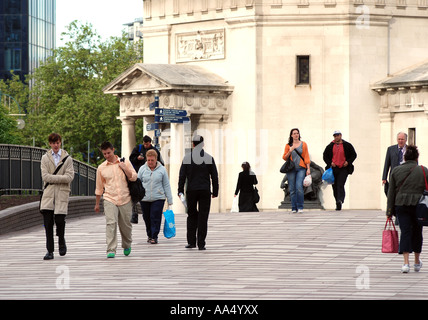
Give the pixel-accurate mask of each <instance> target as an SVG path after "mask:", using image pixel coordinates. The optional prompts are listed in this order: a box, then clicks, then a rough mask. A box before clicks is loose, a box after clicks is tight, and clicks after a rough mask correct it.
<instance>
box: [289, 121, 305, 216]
mask: <svg viewBox="0 0 428 320" xmlns="http://www.w3.org/2000/svg"><path fill="white" fill-rule="evenodd" d="M296 151H298V152H299V153H300V156H299V154H298V153H297V152H296ZM289 157H291V160H292V161H294V167H295V169H293V170H292V171H290V172H288V173H287V178H288V189H289V191H290V199H291V210H292V212H293V213H296V212H299V213H302V212H303V200H304V191H303V180H304V179H305V177H306V176H307V175H310V174H311V169H310V164H311V160H310V158H309V151H308V145H307V144H306V142H304V141H300V131H299V129H297V128H294V129H291V131H290V137H289V139H288V143H287V144H286V145H285V150H284V155H283V156H282V158H283V159H284V160H287V159H288V158H289Z"/></svg>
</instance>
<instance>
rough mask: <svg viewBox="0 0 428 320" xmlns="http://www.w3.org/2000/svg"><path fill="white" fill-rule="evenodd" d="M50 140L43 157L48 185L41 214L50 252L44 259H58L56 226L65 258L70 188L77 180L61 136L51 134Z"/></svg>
mask: <svg viewBox="0 0 428 320" xmlns="http://www.w3.org/2000/svg"><path fill="white" fill-rule="evenodd" d="M48 141H49V146H50V147H51V149H50V150H48V151H47V152H46V153H45V154H44V155H43V157H42V160H41V164H40V168H41V173H42V180H43V183H44V190H43V196H42V198H41V201H40V212H41V213H42V215H43V222H44V226H45V233H46V249H47V253H46V255H45V256H44V258H43V259H44V260H51V259H53V258H54V254H53V253H54V231H53V227H54V224H55V225H56V235H57V236H58V247H59V255H60V256H64V255H65V254H66V253H67V245H66V242H65V217H66V215H67V212H68V200H69V196H70V190H71V188H70V185H71V182H72V181H73V179H74V168H73V159H72V158H71V157H70V156H69V154H68V153H67V151H65V150H64V149H61V142H62V138H61V136H60V135H59V134H57V133H51V134H50V135H49V137H48Z"/></svg>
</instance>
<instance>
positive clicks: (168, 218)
mask: <svg viewBox="0 0 428 320" xmlns="http://www.w3.org/2000/svg"><path fill="white" fill-rule="evenodd" d="M163 215H164V217H165V222H164V225H163V235H164V236H165V238H167V239H171V238H173V237H175V218H174V212H173V211H172V210H166V211H165V212H164V213H163Z"/></svg>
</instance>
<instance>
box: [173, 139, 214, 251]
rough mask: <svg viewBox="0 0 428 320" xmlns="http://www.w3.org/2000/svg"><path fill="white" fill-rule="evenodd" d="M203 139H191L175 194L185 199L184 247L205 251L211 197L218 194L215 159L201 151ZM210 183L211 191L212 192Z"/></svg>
mask: <svg viewBox="0 0 428 320" xmlns="http://www.w3.org/2000/svg"><path fill="white" fill-rule="evenodd" d="M203 141H204V138H203V137H201V136H195V137H194V138H193V150H192V151H191V152H189V153H187V154H186V155H185V156H184V158H183V162H182V164H181V167H180V174H179V180H178V195H179V196H180V194H184V192H185V190H184V185H185V184H186V183H187V185H186V198H187V214H188V216H187V246H186V248H195V247H196V245H198V248H199V250H205V238H206V236H207V231H208V215H209V212H210V207H211V198H216V197H217V196H218V189H219V185H218V172H217V167H216V165H215V161H214V158H213V157H212V156H211V155H209V154H208V153H207V152H205V151H204V149H202V148H203V145H204V144H203ZM211 185H212V192H211Z"/></svg>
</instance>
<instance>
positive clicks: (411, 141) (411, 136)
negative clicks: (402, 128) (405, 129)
mask: <svg viewBox="0 0 428 320" xmlns="http://www.w3.org/2000/svg"><path fill="white" fill-rule="evenodd" d="M407 144H413V145H416V128H409V136H408V138H407Z"/></svg>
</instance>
